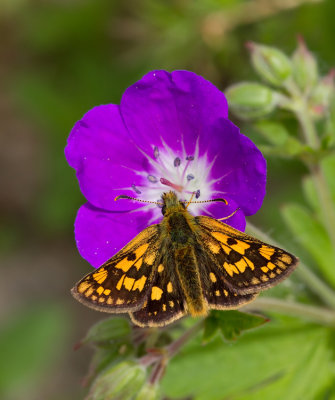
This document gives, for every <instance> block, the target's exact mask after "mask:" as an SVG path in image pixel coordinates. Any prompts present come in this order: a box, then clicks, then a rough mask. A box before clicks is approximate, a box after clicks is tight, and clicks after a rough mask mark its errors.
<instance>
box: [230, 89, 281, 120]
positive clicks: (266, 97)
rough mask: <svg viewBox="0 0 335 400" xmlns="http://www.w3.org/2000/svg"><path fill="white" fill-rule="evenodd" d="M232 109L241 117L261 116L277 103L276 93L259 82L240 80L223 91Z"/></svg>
mask: <svg viewBox="0 0 335 400" xmlns="http://www.w3.org/2000/svg"><path fill="white" fill-rule="evenodd" d="M225 95H226V96H227V99H228V104H229V106H230V107H231V109H232V111H233V112H234V113H235V114H236V115H237V116H238V117H239V118H242V119H251V118H258V117H263V116H265V115H267V114H269V113H270V112H271V111H273V110H274V109H275V107H276V105H277V104H278V94H277V93H276V92H275V91H273V90H271V89H270V88H268V87H267V86H264V85H261V84H259V83H252V82H242V83H238V84H236V85H232V86H230V87H229V88H227V90H226V91H225Z"/></svg>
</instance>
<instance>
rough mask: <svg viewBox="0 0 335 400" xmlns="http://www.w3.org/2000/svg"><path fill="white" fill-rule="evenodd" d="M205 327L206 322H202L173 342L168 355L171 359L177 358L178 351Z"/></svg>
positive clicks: (168, 349)
mask: <svg viewBox="0 0 335 400" xmlns="http://www.w3.org/2000/svg"><path fill="white" fill-rule="evenodd" d="M203 325H204V320H203V319H202V320H200V321H199V322H197V323H196V324H194V325H193V326H191V328H189V329H188V330H187V331H185V332H184V333H183V334H182V335H181V336H180V337H179V338H178V339H176V340H175V341H174V342H172V343H171V344H170V345H169V346H168V348H167V351H168V355H169V358H172V357H173V356H175V355H176V354H177V353H178V351H179V350H180V349H181V348H182V347H183V346H184V345H185V343H187V342H188V341H189V340H190V339H191V338H192V337H193V336H195V335H196V334H197V333H198V332H199V331H200V330H201V329H202V327H203Z"/></svg>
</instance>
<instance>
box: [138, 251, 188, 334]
mask: <svg viewBox="0 0 335 400" xmlns="http://www.w3.org/2000/svg"><path fill="white" fill-rule="evenodd" d="M159 253H161V261H160V263H159V265H158V267H157V269H156V275H155V277H154V279H153V281H152V287H151V289H150V290H149V293H148V297H147V299H146V301H145V303H144V305H143V307H142V308H141V309H140V310H138V311H136V312H134V313H131V314H130V317H131V319H132V321H133V322H134V323H135V324H137V325H139V326H142V327H144V326H164V325H167V324H170V323H171V322H173V321H175V320H177V319H179V318H181V317H182V316H183V315H184V314H185V309H184V296H183V293H182V290H181V287H180V284H179V281H178V278H177V276H176V267H175V261H174V253H172V252H169V249H168V248H167V247H166V246H163V247H162V248H161V250H160V251H159Z"/></svg>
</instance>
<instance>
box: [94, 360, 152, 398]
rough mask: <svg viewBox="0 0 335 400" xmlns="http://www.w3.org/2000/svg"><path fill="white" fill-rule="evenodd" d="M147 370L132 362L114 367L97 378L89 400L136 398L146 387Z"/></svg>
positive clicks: (125, 362)
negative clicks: (144, 386)
mask: <svg viewBox="0 0 335 400" xmlns="http://www.w3.org/2000/svg"><path fill="white" fill-rule="evenodd" d="M145 379H146V370H145V368H144V367H142V366H140V365H139V364H137V363H135V362H132V361H123V362H121V363H119V364H116V365H113V366H111V367H109V368H107V369H106V370H104V371H103V372H102V373H101V374H99V375H98V376H97V378H96V379H95V381H94V382H93V384H92V387H91V390H90V392H89V394H88V396H87V400H108V399H118V400H129V399H132V398H135V396H136V395H137V394H138V392H139V391H140V389H141V387H142V386H143V385H144V383H145Z"/></svg>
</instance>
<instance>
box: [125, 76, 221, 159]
mask: <svg viewBox="0 0 335 400" xmlns="http://www.w3.org/2000/svg"><path fill="white" fill-rule="evenodd" d="M120 108H121V113H122V116H123V118H124V121H125V124H126V125H127V127H128V129H129V132H130V134H131V135H132V137H133V139H134V141H136V143H138V144H141V146H142V148H143V149H144V150H145V151H146V152H148V154H150V152H152V149H153V146H160V145H161V144H162V143H163V141H164V142H165V143H166V144H167V145H168V146H169V147H170V148H172V149H174V150H175V151H176V152H178V153H179V154H180V151H181V150H182V148H183V145H182V142H184V144H185V147H186V151H191V150H192V151H193V149H194V144H195V143H196V140H197V138H198V137H199V139H200V141H202V140H206V141H207V140H208V136H207V126H210V125H211V124H212V123H213V121H215V120H216V119H218V118H227V117H228V106H227V100H226V98H225V96H224V94H223V93H222V92H221V91H220V90H218V89H217V88H216V87H215V86H214V85H213V84H212V83H210V82H208V81H207V80H205V79H204V78H202V77H201V76H198V75H196V74H194V73H193V72H189V71H174V72H172V73H169V72H166V71H152V72H149V73H148V74H147V75H145V76H144V77H143V78H142V79H141V80H140V81H138V82H136V83H135V84H134V85H132V86H130V87H129V88H128V89H127V90H126V91H125V93H124V95H123V96H122V99H121V104H120ZM162 140H163V141H162Z"/></svg>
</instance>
